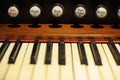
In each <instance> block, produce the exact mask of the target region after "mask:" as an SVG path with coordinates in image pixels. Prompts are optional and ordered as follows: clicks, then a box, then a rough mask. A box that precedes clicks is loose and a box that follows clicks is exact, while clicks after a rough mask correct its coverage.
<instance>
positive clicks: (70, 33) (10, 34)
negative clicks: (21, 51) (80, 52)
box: [0, 24, 120, 40]
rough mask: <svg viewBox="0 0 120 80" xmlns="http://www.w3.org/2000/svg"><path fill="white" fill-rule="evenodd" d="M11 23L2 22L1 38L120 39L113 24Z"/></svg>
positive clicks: (119, 30)
mask: <svg viewBox="0 0 120 80" xmlns="http://www.w3.org/2000/svg"><path fill="white" fill-rule="evenodd" d="M8 25H9V24H0V39H4V38H10V39H17V38H20V39H35V38H38V39H70V40H71V39H72V40H74V39H119V38H120V29H114V28H112V27H111V25H103V26H104V28H91V25H92V24H89V25H88V24H87V25H86V24H83V26H84V27H83V28H72V27H71V24H61V25H62V27H61V28H50V27H49V25H50V24H41V27H40V28H29V27H28V25H30V24H19V25H20V27H19V28H9V27H8Z"/></svg>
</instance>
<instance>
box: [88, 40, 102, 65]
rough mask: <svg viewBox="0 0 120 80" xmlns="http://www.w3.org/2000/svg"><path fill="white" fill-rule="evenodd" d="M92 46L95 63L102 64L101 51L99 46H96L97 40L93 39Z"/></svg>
mask: <svg viewBox="0 0 120 80" xmlns="http://www.w3.org/2000/svg"><path fill="white" fill-rule="evenodd" d="M90 47H91V50H92V54H93V57H94V61H95V64H96V65H102V61H101V57H100V53H99V51H98V48H97V46H96V42H94V41H91V43H90Z"/></svg>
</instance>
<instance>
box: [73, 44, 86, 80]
mask: <svg viewBox="0 0 120 80" xmlns="http://www.w3.org/2000/svg"><path fill="white" fill-rule="evenodd" d="M72 56H73V68H74V75H75V80H88V74H87V66H86V65H85V64H81V62H80V57H79V52H78V47H77V43H72Z"/></svg>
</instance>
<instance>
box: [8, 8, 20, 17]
mask: <svg viewBox="0 0 120 80" xmlns="http://www.w3.org/2000/svg"><path fill="white" fill-rule="evenodd" d="M8 14H9V16H10V17H17V16H18V14H19V10H18V8H17V7H16V6H11V7H9V9H8Z"/></svg>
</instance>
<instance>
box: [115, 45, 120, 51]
mask: <svg viewBox="0 0 120 80" xmlns="http://www.w3.org/2000/svg"><path fill="white" fill-rule="evenodd" d="M115 46H116V48H117V50H118V51H119V53H120V45H119V44H115Z"/></svg>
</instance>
